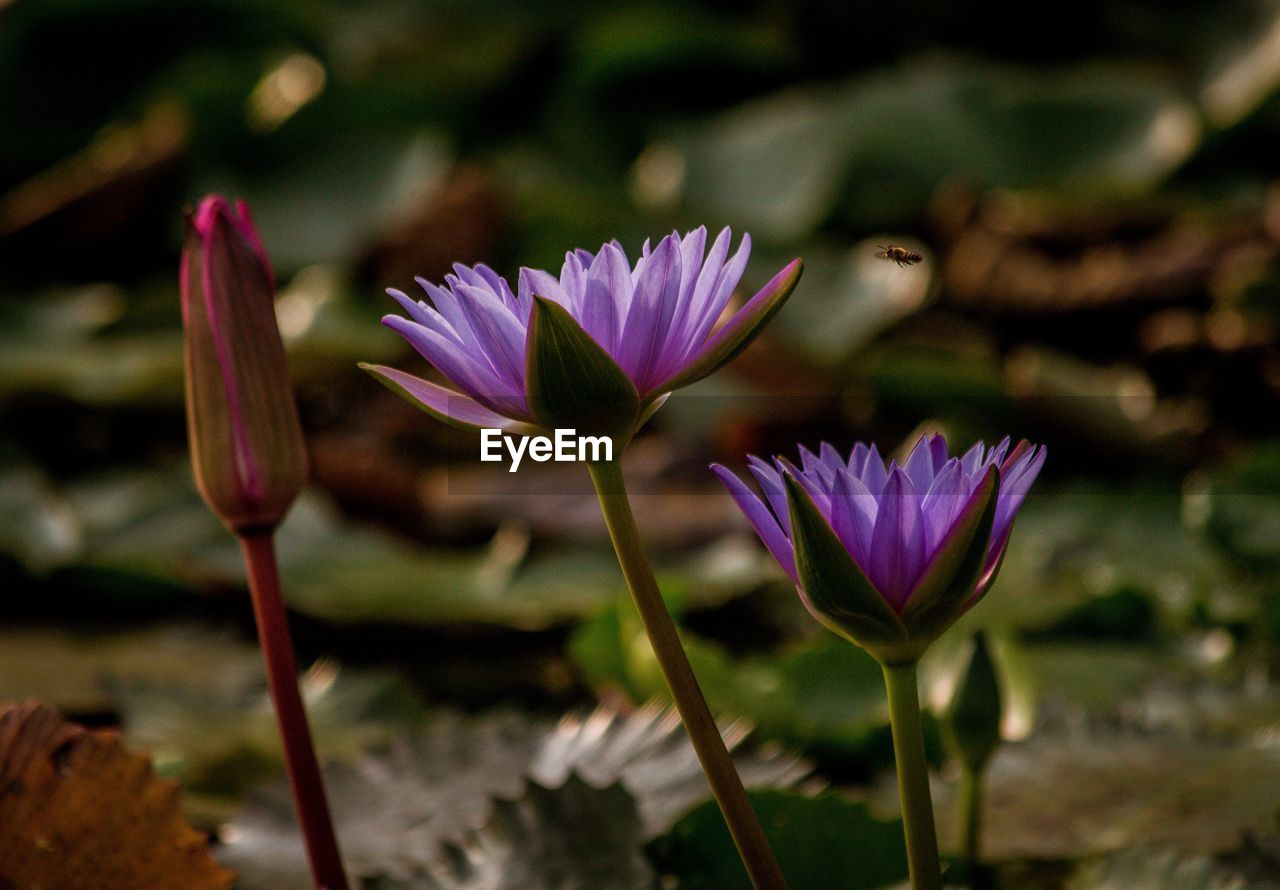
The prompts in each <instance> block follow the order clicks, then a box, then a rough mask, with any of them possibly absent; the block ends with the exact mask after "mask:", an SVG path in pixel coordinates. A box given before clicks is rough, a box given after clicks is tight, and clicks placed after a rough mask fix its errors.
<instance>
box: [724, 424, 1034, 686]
mask: <svg viewBox="0 0 1280 890" xmlns="http://www.w3.org/2000/svg"><path fill="white" fill-rule="evenodd" d="M1044 459H1045V449H1044V447H1043V446H1036V447H1033V446H1032V445H1030V443H1028V442H1025V441H1023V442H1021V443H1019V444H1018V445H1017V447H1015V448H1013V449H1012V450H1011V449H1010V442H1009V440H1008V439H1005V440H1004V441H1003V442H1001V443H1000V444H998V445H996V446H995V447H993V448H987V447H985V446H984V445H983V444H982V443H981V442H979V443H978V444H976V445H974V446H973V447H972V448H970V449H969V450H968V451H967V452H965V454H964V455H963V456H961V457H949V456H948V452H947V443H946V440H945V439H944V438H943V437H942V436H936V435H935V436H925V437H922V438H921V439H920V441H919V442H918V443H917V444H916V446H915V448H914V449H912V451H911V454H910V456H908V458H907V459H906V461H905V463H903V464H902V465H901V466H899V465H898V464H897V463H896V462H894V461H890V462H889V463H888V465H887V466H886V464H885V462H884V460H883V459H882V458H881V456H880V454H879V452H878V451H877V450H876V447H875V446H874V445H872V446H870V447H867V446H866V445H863V444H861V443H859V444H858V445H857V446H855V447H854V449H853V451H852V453H851V454H850V455H849V457H848V458H847V459H846V458H844V457H842V456H841V455H840V454H839V453H838V452H837V451H836V450H835V449H834V448H832V447H831V446H830V445H827V444H823V446H822V448H821V449H820V451H819V453H818V454H814V453H813V452H812V451H809V450H808V449H806V448H803V447H801V449H800V466H799V467H797V466H795V465H794V464H792V463H791V462H790V461H787V460H786V459H783V458H777V459H775V461H774V464H773V465H772V466H771V465H769V464H767V463H765V462H764V461H763V460H760V459H759V458H757V457H751V458H749V465H750V469H751V473H752V475H753V476H754V477H755V479H756V481H757V483H758V484H759V486H760V489H761V491H762V492H763V497H761V496H758V495H756V494H755V493H754V492H752V491H751V489H750V488H748V487H747V485H746V484H745V483H744V482H743V481H742V480H741V479H739V478H738V477H737V476H736V475H734V474H733V473H732V472H730V471H729V470H727V469H725V468H724V467H722V466H718V465H716V466H713V467H712V469H713V470H714V471H715V473H716V475H717V476H719V477H720V479H721V481H722V482H724V484H725V485H726V486H727V487H728V489H729V492H730V493H731V494H732V495H733V498H734V500H735V501H736V502H737V503H738V506H739V507H740V508H741V509H742V511H743V512H744V513H745V514H746V516H747V518H748V519H749V520H750V521H751V524H752V525H753V526H754V527H755V530H756V533H757V534H758V535H759V536H760V538H761V540H762V541H763V542H764V544H765V546H766V547H768V548H769V551H770V552H771V553H772V554H773V556H774V558H775V559H777V561H778V563H779V564H780V565H781V566H782V568H783V569H784V570H785V571H786V572H787V574H788V575H790V577H791V580H792V581H793V582H795V584H796V586H797V589H798V590H799V591H800V594H801V596H802V597H803V599H804V601H805V605H806V606H807V607H808V608H809V610H810V611H811V612H813V614H814V616H815V617H817V618H818V619H819V620H820V621H821V622H822V623H824V624H826V625H827V626H828V627H831V628H832V629H833V630H835V631H836V632H837V633H840V634H842V635H844V636H846V637H849V638H850V639H852V640H853V641H854V642H855V643H858V644H859V645H861V646H863V647H864V648H866V649H867V650H868V651H870V652H871V653H872V654H873V655H876V656H877V658H880V659H881V660H882V661H885V660H890V661H893V660H914V659H915V658H918V657H919V655H920V653H921V652H922V651H923V649H924V648H926V647H927V646H928V644H929V643H930V642H932V641H933V640H934V639H935V638H936V637H937V636H938V634H940V633H941V632H942V631H943V630H945V629H946V628H947V627H948V626H950V625H951V623H953V622H954V621H955V620H956V619H957V618H959V617H960V615H961V614H963V613H964V612H965V611H967V610H968V608H969V607H970V606H972V605H973V604H974V603H976V602H977V601H978V599H979V598H980V597H981V596H982V595H983V593H985V592H986V590H987V589H988V588H989V587H990V586H991V583H992V581H994V580H995V576H996V572H997V570H998V568H999V566H1000V561H1001V559H1002V558H1003V557H1004V552H1005V548H1006V546H1007V545H1008V542H1009V533H1010V531H1011V529H1012V527H1013V520H1014V517H1015V515H1016V514H1017V512H1018V508H1019V507H1020V506H1021V505H1022V502H1023V500H1024V498H1025V497H1026V494H1027V491H1028V490H1029V489H1030V487H1031V484H1032V482H1034V481H1035V478H1036V476H1037V474H1038V473H1039V472H1040V467H1041V466H1042V465H1043V463H1044ZM797 523H799V525H800V527H799V528H797V527H796V526H797Z"/></svg>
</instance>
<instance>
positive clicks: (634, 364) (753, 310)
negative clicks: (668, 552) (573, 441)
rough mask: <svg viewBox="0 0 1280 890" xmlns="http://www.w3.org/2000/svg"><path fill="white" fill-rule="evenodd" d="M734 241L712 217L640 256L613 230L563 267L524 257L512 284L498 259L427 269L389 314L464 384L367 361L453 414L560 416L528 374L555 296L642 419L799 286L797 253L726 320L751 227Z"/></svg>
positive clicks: (727, 355)
mask: <svg viewBox="0 0 1280 890" xmlns="http://www.w3.org/2000/svg"><path fill="white" fill-rule="evenodd" d="M730 241H731V236H730V232H729V230H728V229H725V230H724V231H722V232H721V233H720V234H719V236H717V237H716V239H715V241H714V242H713V243H712V244H711V245H710V248H709V249H708V248H707V231H706V229H705V228H698V229H695V230H694V231H692V232H689V233H688V234H686V235H684V236H683V237H681V236H680V235H678V234H677V233H674V232H673V233H672V234H670V235H668V236H667V237H665V238H663V239H662V240H661V241H659V242H658V244H657V246H656V247H652V248H651V247H650V245H649V243H648V242H646V243H645V245H644V248H643V249H642V251H641V255H640V257H639V258H638V259H637V260H636V262H635V264H634V265H633V264H632V263H631V262H630V260H629V259H628V258H627V255H626V253H625V252H624V251H623V249H622V247H621V245H619V244H618V242H616V241H614V242H611V243H609V244H605V245H604V246H603V247H601V248H600V250H599V251H597V252H596V253H591V252H589V251H586V250H575V251H571V252H570V253H568V254H566V256H565V261H564V265H563V266H562V267H561V270H560V276H559V278H556V277H555V276H553V275H551V274H549V273H547V272H544V271H540V270H537V269H528V268H525V269H521V270H520V274H519V278H518V279H517V286H516V288H515V289H514V290H513V289H512V288H511V286H510V285H509V284H508V283H507V281H506V280H504V279H503V278H502V277H501V276H499V275H498V274H497V273H496V272H494V271H493V270H492V269H490V268H489V267H488V266H485V265H483V264H481V265H477V266H473V267H468V266H463V265H455V266H454V274H452V275H448V276H446V277H445V280H444V284H443V285H442V286H438V285H435V284H432V283H431V282H428V281H425V280H423V279H418V283H419V284H420V285H421V286H422V288H423V290H424V291H425V292H426V296H427V298H428V300H427V301H419V300H415V299H413V298H411V297H409V296H407V295H406V294H403V293H401V292H400V291H396V290H391V291H388V293H390V294H391V296H392V297H394V298H395V299H396V301H397V302H399V303H400V305H401V307H402V308H403V309H404V311H405V312H406V313H407V315H408V317H407V318H406V317H401V316H396V315H389V316H387V317H386V318H384V319H383V323H384V324H385V325H386V326H387V327H389V328H391V329H392V330H394V331H396V332H397V333H399V334H400V335H401V336H402V337H404V338H405V340H407V341H408V342H409V343H410V344H411V345H412V346H413V347H414V348H415V349H416V350H417V351H418V352H419V353H420V354H421V355H422V356H423V357H424V358H426V359H427V360H428V361H429V362H431V364H433V365H434V366H435V367H436V368H437V369H438V370H439V371H440V372H441V373H443V374H444V376H445V377H447V378H448V379H449V381H450V382H452V384H453V385H454V386H455V387H457V389H456V390H453V389H449V388H447V387H444V386H440V385H438V384H435V383H431V382H429V381H426V380H422V379H419V378H417V377H414V376H412V375H410V374H406V373H404V372H403V371H397V370H395V369H392V368H386V367H380V366H374V367H370V366H365V367H366V370H368V371H370V372H371V373H373V374H374V375H375V376H376V377H378V378H379V379H380V380H381V381H382V382H383V383H385V384H386V385H388V386H389V387H391V388H392V389H394V390H397V391H399V392H400V393H401V394H403V395H405V396H407V397H409V398H410V399H412V400H414V401H416V402H417V403H418V404H419V405H420V406H421V407H422V408H424V409H425V410H427V411H428V412H429V413H431V414H433V415H435V416H437V417H439V418H440V419H442V420H445V421H447V422H450V423H453V424H454V425H458V426H464V427H498V428H501V427H509V426H512V425H518V424H532V425H535V426H547V425H550V424H548V423H547V422H546V420H547V419H546V418H542V417H539V416H537V415H538V410H537V408H538V405H537V404H535V403H534V401H533V400H532V399H531V393H530V386H529V377H530V374H529V368H530V356H531V355H532V353H533V351H534V350H533V349H532V348H531V335H532V332H533V331H534V329H535V327H536V326H535V325H534V323H533V322H534V318H535V317H536V316H537V314H538V312H539V306H545V304H546V303H547V302H550V303H554V304H555V305H556V306H558V307H559V308H560V309H562V310H563V311H564V312H565V313H567V315H568V317H569V319H570V321H571V324H572V325H573V326H575V327H576V328H578V329H580V331H581V332H585V334H586V335H587V337H589V338H590V340H591V341H593V342H594V344H595V345H596V346H598V347H599V348H600V349H602V350H603V353H604V354H605V358H604V359H603V361H604V362H605V363H607V364H610V365H616V368H617V369H620V370H621V372H622V374H624V375H625V379H626V380H629V381H630V387H631V391H632V393H633V397H634V400H635V405H636V408H637V410H638V412H639V416H638V417H637V421H638V420H639V419H640V418H641V416H647V415H646V414H645V412H646V411H647V410H649V409H651V408H652V407H653V406H655V404H656V403H657V402H658V401H659V400H660V399H661V398H662V397H663V396H665V395H666V394H668V393H670V392H671V391H672V390H674V389H677V388H679V387H682V386H686V385H688V384H690V383H693V382H694V381H696V380H699V379H701V378H702V377H705V376H707V375H708V374H710V373H711V372H712V371H714V370H715V369H716V368H718V367H720V366H721V365H723V364H724V363H725V362H727V361H729V359H731V358H732V357H733V356H734V355H736V354H737V353H738V352H740V351H741V350H742V349H743V348H744V347H745V346H746V345H747V344H748V343H749V342H750V341H751V339H752V338H753V337H754V336H755V334H756V333H757V332H758V331H759V329H760V327H761V326H762V325H763V324H764V322H765V321H767V320H768V318H769V317H770V316H771V315H772V314H773V313H774V312H776V311H777V310H778V309H779V308H780V307H781V305H782V304H783V302H784V301H785V300H786V299H787V297H788V296H789V295H790V293H791V291H792V290H793V289H794V287H795V284H796V281H797V280H798V279H799V276H800V271H801V263H800V261H799V260H795V261H794V262H792V263H791V264H789V265H788V266H786V267H785V268H784V269H783V270H782V271H781V272H779V273H778V274H777V275H776V276H775V277H774V278H773V280H772V281H770V282H769V283H768V284H767V285H765V287H764V288H763V289H762V290H761V291H760V292H759V293H757V294H756V295H755V296H754V297H752V298H751V300H749V301H748V302H747V303H746V304H745V305H744V306H743V307H742V308H741V309H740V310H738V312H737V313H736V314H735V315H733V317H732V318H730V319H729V320H728V321H726V322H725V323H724V324H723V325H721V326H719V327H717V326H716V325H717V322H718V321H719V320H720V318H721V315H722V314H723V312H724V310H725V307H726V306H727V305H728V302H729V298H730V296H731V295H732V294H733V292H734V289H735V288H736V287H737V286H738V283H739V281H740V280H741V278H742V273H743V270H744V269H745V267H746V264H747V257H748V255H749V254H750V251H751V239H750V236H744V237H743V239H742V242H741V244H740V246H739V248H738V250H737V251H736V252H735V253H734V254H733V255H732V256H730V254H729V249H730ZM593 348H594V347H593ZM606 370H608V371H609V372H612V371H613V370H614V369H613V368H608V369H606ZM619 379H621V378H619Z"/></svg>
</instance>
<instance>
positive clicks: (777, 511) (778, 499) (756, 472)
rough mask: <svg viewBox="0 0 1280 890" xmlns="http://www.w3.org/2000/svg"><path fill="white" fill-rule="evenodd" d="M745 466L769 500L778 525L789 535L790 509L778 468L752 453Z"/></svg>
mask: <svg viewBox="0 0 1280 890" xmlns="http://www.w3.org/2000/svg"><path fill="white" fill-rule="evenodd" d="M747 467H748V468H749V469H750V470H751V475H752V476H755V477H756V483H757V484H758V485H759V486H760V490H761V491H762V492H764V496H765V498H766V499H767V500H768V502H769V509H771V510H773V515H774V516H775V517H777V519H778V525H780V526H782V530H783V532H785V533H786V535H787V537H790V536H791V511H790V509H789V508H788V507H787V492H786V488H785V487H784V486H783V484H782V477H781V476H780V475H779V473H778V470H776V469H774V468H773V467H771V466H769V465H768V464H767V463H765V462H764V461H762V460H761V459H760V458H758V457H756V456H755V455H754V454H753V455H750V456H749V457H747Z"/></svg>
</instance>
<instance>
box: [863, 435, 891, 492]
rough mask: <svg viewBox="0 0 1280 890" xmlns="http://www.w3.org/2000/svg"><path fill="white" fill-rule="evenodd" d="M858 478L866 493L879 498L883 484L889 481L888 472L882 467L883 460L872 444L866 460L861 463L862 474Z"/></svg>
mask: <svg viewBox="0 0 1280 890" xmlns="http://www.w3.org/2000/svg"><path fill="white" fill-rule="evenodd" d="M858 478H859V479H861V480H862V484H863V485H865V486H866V487H867V491H869V492H871V493H872V494H874V495H875V496H876V497H879V496H880V492H882V491H884V485H885V483H886V482H888V481H889V472H888V470H886V469H885V467H884V458H882V457H881V456H880V450H879V449H878V448H876V446H875V443H874V442H873V443H872V444H871V448H869V449H868V450H867V456H866V459H865V460H864V461H863V462H862V472H861V473H859V474H858Z"/></svg>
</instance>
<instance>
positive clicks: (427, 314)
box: [387, 287, 449, 330]
mask: <svg viewBox="0 0 1280 890" xmlns="http://www.w3.org/2000/svg"><path fill="white" fill-rule="evenodd" d="M387 296H389V297H390V298H391V299H393V300H395V301H396V302H397V303H399V304H400V308H402V309H403V310H404V311H405V312H408V313H409V317H410V318H412V319H413V320H414V321H416V322H417V323H418V324H420V325H425V326H426V327H429V328H436V329H437V330H440V329H442V328H443V327H447V326H448V325H449V323H448V322H447V321H445V320H444V319H443V318H442V317H441V316H440V313H439V312H436V311H435V310H434V309H432V308H431V307H430V306H428V305H426V304H425V303H420V302H419V301H417V300H415V299H414V298H413V297H411V296H409V295H408V294H406V293H405V292H404V291H400V290H396V289H395V288H394V287H389V288H387Z"/></svg>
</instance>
